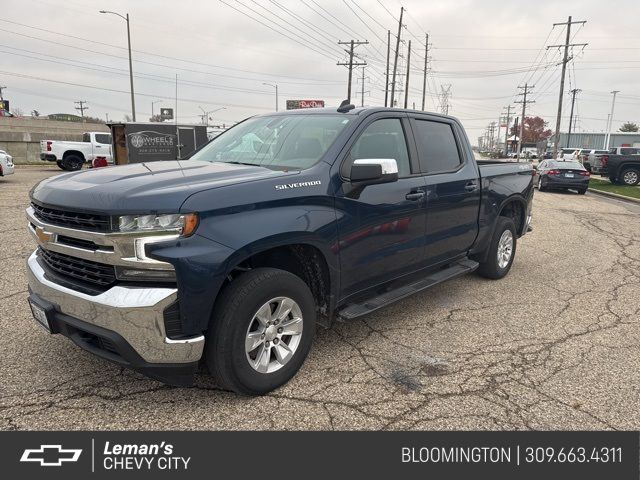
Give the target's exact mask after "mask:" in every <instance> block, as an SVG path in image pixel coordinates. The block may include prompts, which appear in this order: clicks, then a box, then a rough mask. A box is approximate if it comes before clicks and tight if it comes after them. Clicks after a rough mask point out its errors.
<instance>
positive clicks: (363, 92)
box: [360, 67, 369, 107]
mask: <svg viewBox="0 0 640 480" xmlns="http://www.w3.org/2000/svg"><path fill="white" fill-rule="evenodd" d="M364 68H365V67H362V77H361V83H362V86H361V90H360V93H361V95H362V100H361V103H360V106H361V107H364V94H365V93H369V90H366V91H365V89H364V81H365V80H367V79H369V77H365V76H364Z"/></svg>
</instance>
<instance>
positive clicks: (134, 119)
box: [100, 10, 136, 122]
mask: <svg viewBox="0 0 640 480" xmlns="http://www.w3.org/2000/svg"><path fill="white" fill-rule="evenodd" d="M100 13H109V14H111V15H117V16H118V17H120V18H122V19H123V20H124V21H125V22H127V44H128V47H129V82H130V83H131V117H132V118H133V121H134V122H135V121H136V102H135V96H134V91H133V63H132V61H131V29H130V28H129V14H128V13H127V14H126V15H120V14H119V13H117V12H111V11H109V10H100Z"/></svg>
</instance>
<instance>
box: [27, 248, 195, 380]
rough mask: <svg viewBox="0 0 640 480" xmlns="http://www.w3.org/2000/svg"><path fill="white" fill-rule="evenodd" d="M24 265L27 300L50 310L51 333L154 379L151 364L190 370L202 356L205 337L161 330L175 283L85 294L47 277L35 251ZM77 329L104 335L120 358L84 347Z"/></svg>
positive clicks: (171, 299)
mask: <svg viewBox="0 0 640 480" xmlns="http://www.w3.org/2000/svg"><path fill="white" fill-rule="evenodd" d="M27 266H28V268H27V275H28V279H29V289H30V292H31V296H30V299H31V300H32V301H34V302H35V303H36V304H43V306H44V307H47V308H48V309H49V310H50V311H51V315H49V317H50V319H52V324H53V325H52V332H53V333H62V334H63V335H65V336H67V337H69V338H71V339H72V340H73V341H74V342H75V343H76V344H78V345H80V346H81V347H83V348H85V349H86V350H89V351H91V352H92V353H96V354H98V355H100V356H102V357H104V358H107V359H108V360H112V361H116V362H117V363H120V364H122V365H125V366H128V367H131V368H134V369H136V370H140V371H142V372H143V373H146V374H148V375H150V376H153V377H155V378H160V376H159V375H155V374H153V369H154V368H155V369H156V370H157V369H162V368H164V369H165V370H166V369H168V370H171V369H172V368H176V367H178V368H183V369H186V370H188V371H195V367H196V366H197V362H198V361H199V360H200V358H201V357H202V352H203V349H204V336H202V335H199V336H196V337H190V338H186V339H180V340H173V339H170V338H167V335H166V332H165V325H164V317H163V311H164V309H165V308H166V307H167V306H169V305H170V304H172V303H173V302H174V301H175V300H176V299H177V290H176V289H175V288H163V287H139V286H120V285H116V286H114V287H111V288H110V289H109V290H107V291H105V292H103V293H100V294H98V295H88V294H85V293H81V292H78V291H76V290H72V289H70V288H66V287H64V286H62V285H58V284H57V283H54V282H52V281H51V280H49V279H48V278H47V276H46V272H45V270H44V269H43V267H42V266H41V264H40V262H39V261H38V255H37V252H34V253H33V254H32V255H31V256H30V257H29V259H28V261H27ZM78 322H79V323H78ZM78 330H80V331H83V332H87V333H88V334H90V335H96V336H99V337H105V335H106V338H108V339H110V340H111V341H112V343H114V344H115V345H116V349H115V350H116V356H117V357H119V358H116V357H115V356H114V355H113V354H112V353H113V352H111V353H109V354H104V352H103V353H101V352H99V351H97V349H96V348H89V347H88V345H89V344H88V343H87V342H85V341H80V340H79V339H81V337H82V335H80V334H78V333H77V331H78ZM89 343H91V342H89ZM145 369H146V371H145ZM161 379H162V378H161ZM163 381H166V380H163ZM167 383H180V384H182V382H173V381H168V382H167Z"/></svg>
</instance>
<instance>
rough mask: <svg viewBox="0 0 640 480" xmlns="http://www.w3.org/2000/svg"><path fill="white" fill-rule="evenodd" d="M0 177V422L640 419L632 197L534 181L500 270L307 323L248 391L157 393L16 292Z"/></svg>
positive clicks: (18, 275) (639, 254)
mask: <svg viewBox="0 0 640 480" xmlns="http://www.w3.org/2000/svg"><path fill="white" fill-rule="evenodd" d="M58 173H59V171H58V170H53V169H45V168H39V167H24V168H17V169H16V174H15V175H13V176H12V177H6V178H1V179H0V200H1V201H0V212H1V214H0V245H2V247H1V249H0V269H1V272H2V273H1V276H0V277H1V281H0V287H1V288H0V299H1V304H2V307H1V309H0V328H1V329H2V335H0V354H1V358H2V361H1V362H0V429H8V430H13V429H18V430H31V429H39V430H48V429H52V430H56V429H150V430H152V429H180V430H192V429H212V430H218V429H296V430H297V429H401V430H405V429H625V430H638V429H640V409H639V408H638V399H639V398H640V328H639V327H640V318H639V317H640V303H639V299H638V297H639V295H638V294H639V292H640V205H631V204H625V203H623V202H619V201H615V200H608V199H604V198H602V197H599V196H596V195H591V194H589V195H587V196H579V195H577V194H561V193H551V192H542V193H539V192H537V191H536V194H535V198H534V221H533V226H534V231H533V232H532V233H530V234H528V235H526V236H525V237H524V238H523V239H522V240H521V241H520V242H519V243H518V249H517V255H516V260H515V263H514V265H513V268H512V270H511V273H510V274H509V275H508V276H507V277H506V278H505V279H503V280H500V281H490V280H484V279H481V278H479V277H477V276H474V275H469V276H465V277H461V278H458V279H455V280H453V281H451V282H448V283H446V284H443V285H440V286H437V287H435V288H433V289H431V290H428V291H426V292H424V293H421V294H418V295H417V296H414V297H412V298H409V299H407V300H405V301H402V302H400V303H397V304H395V305H393V306H391V307H388V308H386V309H384V310H381V311H378V312H376V313H374V314H372V315H369V316H367V317H365V318H364V319H362V320H358V321H353V322H352V323H339V324H336V325H334V327H333V328H331V329H330V330H322V329H320V330H319V331H318V333H317V336H316V340H315V343H314V346H313V348H312V351H311V354H310V356H309V358H308V359H307V361H306V363H305V365H304V366H303V368H302V370H301V371H300V373H299V374H298V375H297V376H296V377H295V378H294V379H293V381H291V382H290V383H289V384H287V385H286V386H284V387H283V388H280V389H279V390H277V391H275V392H273V393H272V394H270V395H267V396H265V397H261V398H247V397H240V396H237V395H235V394H231V393H228V392H223V391H220V390H218V389H217V388H216V387H215V385H212V384H211V383H210V382H209V381H208V378H207V377H206V375H201V376H199V378H198V382H197V386H196V387H194V388H171V387H167V386H164V385H162V384H160V383H158V382H155V381H152V380H148V379H146V378H144V377H142V376H141V375H139V374H137V373H134V372H130V371H127V370H123V369H121V368H119V367H117V366H114V365H112V364H110V363H108V362H106V361H104V360H101V359H98V358H95V357H93V356H92V355H90V354H88V353H85V352H84V351H82V350H80V349H79V348H77V347H76V346H75V345H73V344H72V343H71V342H70V341H69V340H67V339H66V338H64V337H62V336H58V335H56V336H48V335H47V334H45V333H44V331H43V330H42V329H41V328H39V327H38V326H37V325H36V323H35V321H33V320H32V318H31V313H30V311H29V307H28V305H27V302H26V297H27V280H26V274H25V260H26V258H27V257H28V255H29V254H30V253H31V252H32V250H33V249H34V246H35V245H34V243H33V242H32V240H31V238H30V236H29V234H28V232H27V228H26V221H25V219H24V209H25V208H26V206H27V204H28V191H29V189H30V187H31V186H32V185H33V184H34V183H36V182H37V181H38V180H40V179H42V178H45V177H47V176H49V175H53V174H58Z"/></svg>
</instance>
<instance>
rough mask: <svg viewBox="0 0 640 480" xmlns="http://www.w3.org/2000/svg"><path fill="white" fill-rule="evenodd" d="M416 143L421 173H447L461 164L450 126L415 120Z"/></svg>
mask: <svg viewBox="0 0 640 480" xmlns="http://www.w3.org/2000/svg"><path fill="white" fill-rule="evenodd" d="M415 125H416V132H415V134H416V135H415V136H416V143H417V146H418V156H419V158H420V169H421V170H422V172H423V173H432V172H449V171H451V170H455V169H457V168H458V167H459V166H460V164H461V163H462V161H461V159H460V152H459V151H458V145H457V144H456V138H455V136H454V134H453V130H452V128H451V125H449V124H448V123H441V122H432V121H430V120H416V121H415Z"/></svg>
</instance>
